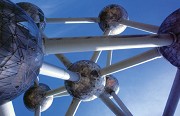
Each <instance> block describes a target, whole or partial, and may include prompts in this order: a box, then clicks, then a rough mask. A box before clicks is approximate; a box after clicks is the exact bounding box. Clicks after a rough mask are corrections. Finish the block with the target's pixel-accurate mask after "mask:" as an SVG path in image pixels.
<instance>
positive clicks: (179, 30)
mask: <svg viewBox="0 0 180 116" xmlns="http://www.w3.org/2000/svg"><path fill="white" fill-rule="evenodd" d="M164 33H173V34H174V35H175V36H176V37H177V39H176V40H175V42H174V43H173V44H172V45H170V46H164V47H160V48H159V51H160V52H161V54H162V55H163V56H164V57H165V58H166V59H167V60H168V61H169V62H170V63H171V64H173V65H174V66H176V67H180V9H178V10H176V11H175V12H173V13H172V14H170V15H169V16H168V17H167V18H166V19H165V20H164V22H163V23H162V24H161V26H160V28H159V31H158V34H164Z"/></svg>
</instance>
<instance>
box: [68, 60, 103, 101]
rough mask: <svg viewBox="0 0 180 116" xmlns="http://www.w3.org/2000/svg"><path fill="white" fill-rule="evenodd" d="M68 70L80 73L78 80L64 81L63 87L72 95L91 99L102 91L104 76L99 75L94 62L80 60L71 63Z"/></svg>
mask: <svg viewBox="0 0 180 116" xmlns="http://www.w3.org/2000/svg"><path fill="white" fill-rule="evenodd" d="M69 70H70V71H73V72H77V73H79V74H80V80H79V81H78V82H72V81H65V87H66V89H67V91H68V92H69V94H70V95H72V96H73V97H75V98H78V99H80V100H83V101H91V100H94V99H96V98H97V97H98V96H99V95H100V94H101V93H102V92H103V91H104V86H105V78H104V77H101V76H100V67H99V66H98V65H97V64H96V63H94V62H92V61H88V60H81V61H78V62H76V63H74V64H72V65H71V66H70V67H69Z"/></svg>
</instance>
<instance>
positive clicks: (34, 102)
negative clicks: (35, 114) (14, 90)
mask: <svg viewBox="0 0 180 116" xmlns="http://www.w3.org/2000/svg"><path fill="white" fill-rule="evenodd" d="M49 90H51V89H50V88H49V87H48V86H47V85H45V84H42V83H39V85H37V86H32V87H30V88H29V89H28V90H27V91H26V92H25V94H24V104H25V106H26V107H27V108H28V109H29V110H31V111H35V108H36V107H37V106H41V112H43V111H45V110H47V109H48V108H49V107H50V106H51V104H52V102H53V96H50V97H44V95H45V92H47V91H49Z"/></svg>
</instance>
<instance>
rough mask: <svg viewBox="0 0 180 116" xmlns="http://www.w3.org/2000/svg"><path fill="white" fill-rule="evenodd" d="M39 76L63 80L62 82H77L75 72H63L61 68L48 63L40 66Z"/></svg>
mask: <svg viewBox="0 0 180 116" xmlns="http://www.w3.org/2000/svg"><path fill="white" fill-rule="evenodd" d="M40 74H42V75H47V76H50V77H54V78H59V79H63V80H70V81H78V80H79V75H78V74H77V73H76V72H72V71H69V70H65V69H63V68H59V67H57V66H54V65H51V64H48V63H43V64H42V67H41V69H40Z"/></svg>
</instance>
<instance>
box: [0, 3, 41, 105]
mask: <svg viewBox="0 0 180 116" xmlns="http://www.w3.org/2000/svg"><path fill="white" fill-rule="evenodd" d="M0 5H1V7H0V25H1V29H0V73H1V74H0V80H1V81H0V104H3V103H5V102H7V101H10V100H13V99H14V98H16V97H17V96H19V95H20V94H21V93H23V92H24V91H26V90H27V89H28V88H29V87H30V86H31V85H32V84H33V82H34V80H35V79H36V78H37V75H38V74H39V69H40V67H41V65H42V61H43V57H44V53H43V50H42V43H43V42H42V38H41V36H40V33H39V29H38V28H37V26H36V24H35V23H34V21H33V20H32V19H31V17H29V16H28V15H27V14H26V13H25V12H24V10H22V9H21V8H19V7H18V6H17V5H16V4H14V3H12V2H10V1H9V0H0Z"/></svg>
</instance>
